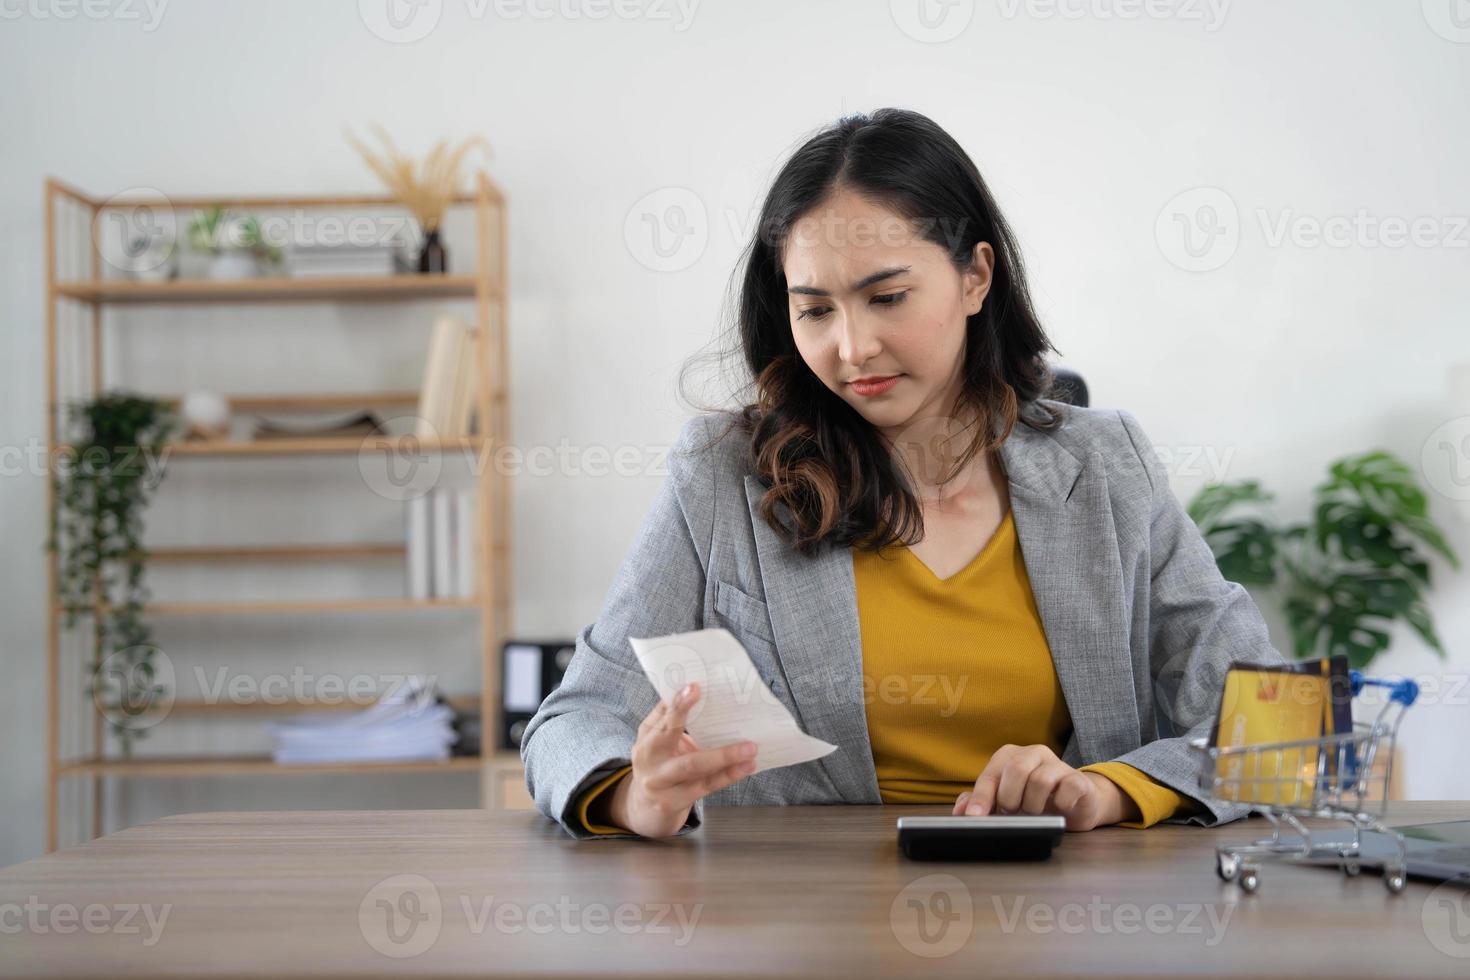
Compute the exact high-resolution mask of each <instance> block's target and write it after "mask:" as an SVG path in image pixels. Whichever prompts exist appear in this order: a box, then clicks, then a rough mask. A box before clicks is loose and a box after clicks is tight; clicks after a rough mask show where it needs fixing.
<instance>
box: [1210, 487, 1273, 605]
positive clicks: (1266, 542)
mask: <svg viewBox="0 0 1470 980" xmlns="http://www.w3.org/2000/svg"><path fill="white" fill-rule="evenodd" d="M1272 499H1273V497H1272V495H1271V494H1270V493H1267V492H1266V491H1265V490H1262V489H1261V485H1260V484H1259V483H1257V482H1256V481H1255V480H1243V481H1241V482H1239V483H1215V484H1211V485H1209V486H1207V487H1205V488H1204V489H1203V490H1201V491H1200V492H1199V494H1197V495H1196V496H1195V498H1194V499H1193V500H1192V501H1190V503H1189V516H1190V518H1191V519H1192V520H1193V521H1194V523H1195V524H1197V525H1199V529H1200V533H1201V534H1203V535H1204V537H1205V541H1206V542H1208V543H1209V545H1210V550H1211V551H1213V552H1214V553H1215V562H1216V564H1218V565H1219V566H1220V574H1221V575H1224V576H1225V577H1226V578H1227V579H1229V580H1230V581H1232V582H1239V583H1241V584H1242V585H1272V584H1274V583H1275V581H1276V532H1275V530H1274V529H1273V528H1272V527H1271V525H1270V524H1269V523H1267V522H1266V520H1265V519H1264V518H1262V517H1259V516H1249V515H1246V516H1241V517H1238V518H1234V519H1230V511H1232V510H1234V509H1236V508H1238V507H1241V506H1243V505H1264V504H1266V503H1269V502H1270V501H1271V500H1272Z"/></svg>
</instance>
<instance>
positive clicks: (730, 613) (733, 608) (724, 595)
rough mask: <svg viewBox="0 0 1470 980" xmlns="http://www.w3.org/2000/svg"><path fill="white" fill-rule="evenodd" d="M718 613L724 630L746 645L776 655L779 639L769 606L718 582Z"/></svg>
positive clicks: (716, 592)
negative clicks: (759, 646)
mask: <svg viewBox="0 0 1470 980" xmlns="http://www.w3.org/2000/svg"><path fill="white" fill-rule="evenodd" d="M715 613H716V614H717V615H718V616H719V618H720V619H721V620H722V621H723V622H721V623H720V625H722V626H724V627H725V628H726V629H728V630H729V631H730V632H731V633H734V634H735V636H736V637H737V638H738V639H740V640H741V641H742V642H745V641H747V640H750V641H754V643H755V644H757V645H764V646H765V648H766V649H767V650H768V651H769V652H770V653H771V654H772V655H774V654H775V652H776V638H775V637H774V636H773V635H772V633H771V614H770V611H769V610H767V609H766V604H765V603H764V602H762V601H761V600H759V599H757V598H755V597H754V596H751V595H746V594H745V593H744V592H743V591H741V590H740V589H738V588H736V587H735V586H733V585H731V584H730V583H729V582H726V581H724V580H723V579H717V580H716V581H715Z"/></svg>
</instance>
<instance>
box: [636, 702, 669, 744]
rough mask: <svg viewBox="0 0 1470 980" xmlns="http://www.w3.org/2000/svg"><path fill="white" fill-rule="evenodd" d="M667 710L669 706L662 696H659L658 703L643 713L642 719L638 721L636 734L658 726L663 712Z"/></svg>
mask: <svg viewBox="0 0 1470 980" xmlns="http://www.w3.org/2000/svg"><path fill="white" fill-rule="evenodd" d="M668 710H669V706H668V705H667V704H666V703H665V702H664V700H663V698H659V701H658V704H655V705H654V706H653V710H652V711H650V712H649V713H648V714H646V715H644V716H643V720H642V721H641V722H639V723H638V734H640V735H642V734H644V733H647V732H652V731H653V730H654V729H655V728H657V727H658V725H659V722H661V721H662V720H663V717H664V713H665V712H667V711H668Z"/></svg>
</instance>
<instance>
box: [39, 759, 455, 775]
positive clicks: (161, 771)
mask: <svg viewBox="0 0 1470 980" xmlns="http://www.w3.org/2000/svg"><path fill="white" fill-rule="evenodd" d="M483 767H484V760H483V759H481V758H480V757H479V756H452V757H450V758H448V759H444V760H432V761H418V762H322V763H317V762H309V763H291V764H283V763H279V762H276V761H275V760H274V759H272V758H270V757H269V756H160V757H156V758H151V759H150V758H146V757H142V758H140V757H134V758H131V759H79V760H77V761H75V762H68V763H64V764H63V765H62V766H61V767H60V769H59V770H58V775H61V776H141V777H164V778H177V777H195V776H253V775H276V774H280V775H289V776H295V775H307V774H322V773H344V774H367V775H371V774H374V773H385V772H479V771H480V770H481V769H482V768H483Z"/></svg>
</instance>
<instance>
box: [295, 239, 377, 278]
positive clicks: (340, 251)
mask: <svg viewBox="0 0 1470 980" xmlns="http://www.w3.org/2000/svg"><path fill="white" fill-rule="evenodd" d="M393 259H394V247H393V246H392V245H391V244H386V243H385V244H367V245H349V244H345V243H344V244H338V245H292V246H291V249H290V258H289V260H288V262H287V267H288V268H289V269H290V270H291V275H293V276H295V277H296V278H298V279H320V278H327V277H332V276H391V275H393V274H394V272H396V271H397V270H396V268H395V267H394V261H393Z"/></svg>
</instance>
